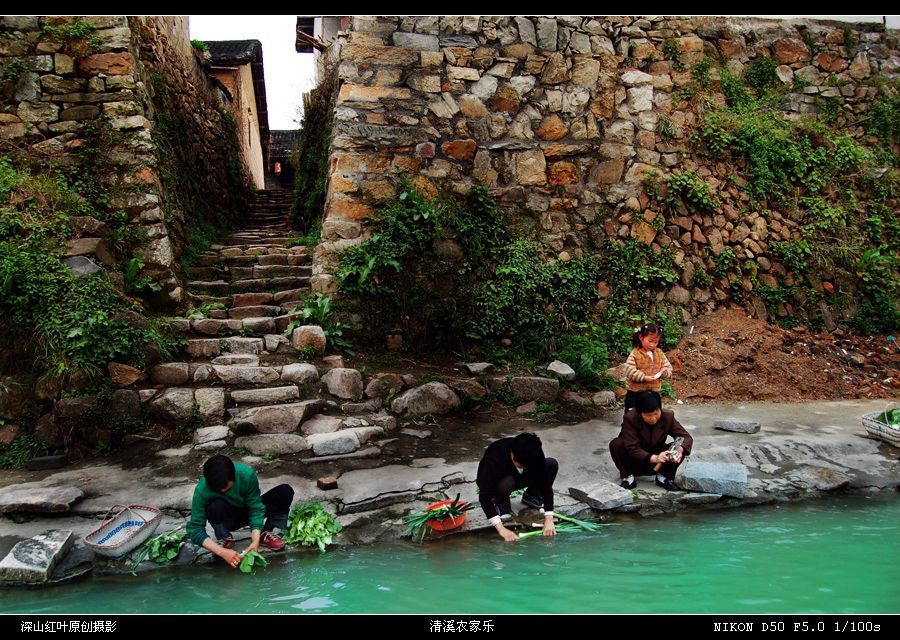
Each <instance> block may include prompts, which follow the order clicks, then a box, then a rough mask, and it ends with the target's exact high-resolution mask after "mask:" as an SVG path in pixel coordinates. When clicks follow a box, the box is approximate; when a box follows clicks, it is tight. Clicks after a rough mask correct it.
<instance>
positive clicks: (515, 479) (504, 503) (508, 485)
mask: <svg viewBox="0 0 900 640" xmlns="http://www.w3.org/2000/svg"><path fill="white" fill-rule="evenodd" d="M558 472H559V462H557V461H556V458H547V478H548V479H549V480H550V486H551V487H552V486H553V482H554V480H556V474H557V473H558ZM529 482H530V479H529V475H528V471H527V470H526V471H525V473H520V474H516V475H515V476H511V475H510V476H504V477H503V478H502V479H501V480H500V482H499V483H497V494H496V496H495V497H494V502H495V503H496V504H497V507H498V508H499V509H500V513H501V514H504V513H512V505H511V504H510V500H509V494H511V493H512V492H513V491H515V490H516V489H523V488H524V489H525V493H527V494H528V495H531V496H534V497H535V498H537V499H538V500H540V499H541V498H542V495H543V493H542V491H541V488H540V487H532V486H530V484H529Z"/></svg>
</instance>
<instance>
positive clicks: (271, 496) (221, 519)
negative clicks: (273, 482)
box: [206, 484, 294, 540]
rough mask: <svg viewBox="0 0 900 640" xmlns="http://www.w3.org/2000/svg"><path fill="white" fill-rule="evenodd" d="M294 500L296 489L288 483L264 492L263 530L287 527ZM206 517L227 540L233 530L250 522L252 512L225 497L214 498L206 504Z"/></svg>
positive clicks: (221, 537)
mask: <svg viewBox="0 0 900 640" xmlns="http://www.w3.org/2000/svg"><path fill="white" fill-rule="evenodd" d="M293 500H294V490H293V489H292V488H291V486H290V485H288V484H280V485H278V486H277V487H275V488H274V489H270V490H268V491H266V492H265V493H264V494H262V503H263V505H265V507H266V523H265V526H264V527H263V531H271V530H272V529H274V528H276V527H278V528H279V529H286V528H287V519H288V512H289V511H290V509H291V502H292V501H293ZM206 519H207V520H208V521H209V523H210V524H211V525H212V526H213V531H215V532H216V537H217V538H218V539H219V540H225V539H226V538H228V537H229V536H230V535H231V532H232V531H235V530H236V529H240V528H241V527H246V526H247V525H249V524H250V512H249V511H248V510H247V508H246V507H243V508H238V507H235V506H232V505H230V504H228V502H227V501H226V500H225V498H213V499H212V500H210V501H209V502H208V503H207V504H206Z"/></svg>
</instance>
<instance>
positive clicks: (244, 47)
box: [206, 40, 262, 65]
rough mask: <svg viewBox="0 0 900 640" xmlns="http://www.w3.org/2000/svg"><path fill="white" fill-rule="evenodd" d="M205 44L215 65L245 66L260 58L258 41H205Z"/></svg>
mask: <svg viewBox="0 0 900 640" xmlns="http://www.w3.org/2000/svg"><path fill="white" fill-rule="evenodd" d="M206 44H208V45H209V55H210V56H211V57H212V63H213V64H215V65H233V64H247V63H250V62H260V61H261V60H260V58H262V43H261V42H260V41H259V40H207V41H206Z"/></svg>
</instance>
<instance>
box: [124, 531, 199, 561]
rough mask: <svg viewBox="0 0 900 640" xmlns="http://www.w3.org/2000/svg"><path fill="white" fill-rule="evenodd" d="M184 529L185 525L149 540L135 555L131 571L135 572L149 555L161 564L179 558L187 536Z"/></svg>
mask: <svg viewBox="0 0 900 640" xmlns="http://www.w3.org/2000/svg"><path fill="white" fill-rule="evenodd" d="M183 529H184V525H181V526H180V527H176V528H175V529H172V530H171V531H167V532H166V533H163V534H160V535H158V536H156V537H154V538H150V539H149V540H147V542H145V543H144V544H143V546H142V547H141V550H140V551H139V552H138V554H137V555H136V556H135V557H134V566H133V567H132V568H131V572H132V573H134V572H135V571H136V570H137V568H138V565H139V564H141V563H142V562H143V561H144V560H146V559H147V557H148V556H149V557H150V559H151V560H153V561H154V562H157V563H159V564H168V563H170V562H172V560H174V559H175V558H177V557H178V551H179V550H180V549H181V545H182V544H184V541H185V539H186V537H187V536H186V534H185V532H184V531H183Z"/></svg>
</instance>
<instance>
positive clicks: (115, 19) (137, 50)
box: [0, 16, 236, 303]
mask: <svg viewBox="0 0 900 640" xmlns="http://www.w3.org/2000/svg"><path fill="white" fill-rule="evenodd" d="M76 23H77V24H79V25H83V24H87V25H89V26H90V27H92V31H91V32H90V33H89V34H86V35H84V36H83V37H60V36H59V35H55V34H54V32H53V31H52V28H53V27H62V26H65V25H73V24H76ZM48 27H50V28H51V29H50V30H48V29H47V28H48ZM0 67H2V68H3V69H4V70H5V71H4V74H5V75H6V71H9V74H10V76H12V74H13V73H15V75H16V77H15V78H12V79H11V80H10V79H9V78H6V77H4V80H9V81H6V82H4V83H3V85H2V86H3V89H4V91H3V94H2V95H0V139H2V140H3V141H4V142H6V143H9V144H13V145H15V146H17V147H20V148H27V151H28V152H29V153H33V154H35V155H37V156H39V157H46V158H47V159H51V160H54V161H57V162H59V163H62V164H65V162H66V161H67V158H69V157H71V156H72V155H73V154H75V153H76V152H77V151H78V150H79V149H80V148H81V147H82V146H83V145H84V144H85V141H84V139H83V136H82V131H83V130H84V128H85V125H86V123H88V122H91V121H98V122H102V123H103V124H102V126H103V127H106V128H107V129H108V131H110V132H112V133H113V134H114V137H113V139H114V140H115V146H114V147H113V148H111V149H105V150H104V151H105V152H106V153H109V155H110V157H111V158H113V159H114V160H115V161H116V165H117V171H116V172H115V173H114V174H113V175H108V176H102V177H100V179H101V180H102V181H103V182H104V183H105V184H106V186H107V187H108V189H109V193H110V194H111V195H112V198H111V201H110V205H111V206H112V207H114V208H117V209H121V210H124V211H125V212H127V214H128V216H129V219H130V221H131V223H132V224H133V225H135V226H138V227H141V228H143V229H144V230H145V231H146V238H147V240H146V242H145V244H144V246H143V247H142V255H143V261H144V263H145V268H144V271H145V273H146V274H147V275H150V276H151V277H153V278H154V279H155V280H157V281H158V282H160V283H161V284H162V285H163V286H164V289H165V290H166V291H167V292H168V294H169V296H170V298H171V300H172V301H173V302H175V303H178V302H180V301H181V298H182V291H181V288H180V287H179V284H178V273H177V271H178V269H177V266H176V259H177V257H178V254H179V252H180V247H181V244H182V242H183V239H184V232H183V222H184V218H185V217H186V216H188V217H189V216H191V215H194V214H195V212H194V211H175V210H173V208H174V207H173V198H171V197H170V196H171V193H169V192H171V191H172V190H173V187H172V186H171V185H167V184H165V183H164V180H163V177H162V176H161V170H160V158H159V153H158V145H157V144H156V142H157V140H155V139H154V124H155V121H156V119H157V118H158V116H159V113H158V100H155V97H156V96H155V95H154V94H155V92H154V89H153V87H152V86H151V82H150V74H151V73H152V72H153V71H158V72H161V71H163V70H165V72H166V74H167V75H168V77H171V78H175V80H174V81H173V86H176V87H177V89H178V103H177V104H178V108H180V109H182V110H183V111H184V113H186V114H187V115H188V117H189V119H190V121H191V122H192V123H194V126H193V127H190V128H186V129H185V130H184V131H183V132H182V135H183V136H184V140H185V141H186V142H185V144H187V145H190V146H192V147H193V149H194V151H195V154H194V155H195V156H197V157H201V158H203V159H204V162H205V167H204V169H205V174H206V175H207V176H208V178H209V180H208V185H209V189H208V190H209V196H208V199H206V201H205V202H204V207H205V210H204V212H205V211H208V210H215V211H220V212H225V211H229V210H230V209H232V208H233V202H232V201H231V200H232V199H231V193H230V192H229V191H228V190H227V189H226V188H224V185H227V184H229V179H228V169H227V168H228V167H229V161H230V149H231V147H235V148H236V140H235V141H229V140H227V139H223V138H225V136H224V135H223V133H222V126H221V125H222V123H221V115H220V113H219V110H218V107H219V105H220V102H219V99H218V97H217V96H216V92H215V89H214V87H213V86H212V85H211V83H210V80H209V79H208V78H207V77H206V75H205V74H204V73H203V70H202V66H201V61H200V60H198V59H197V58H196V57H195V56H194V54H193V52H192V49H191V47H190V43H189V40H188V32H187V19H186V18H183V17H158V16H149V17H135V18H127V17H125V16H64V17H53V16H5V17H0Z"/></svg>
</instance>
